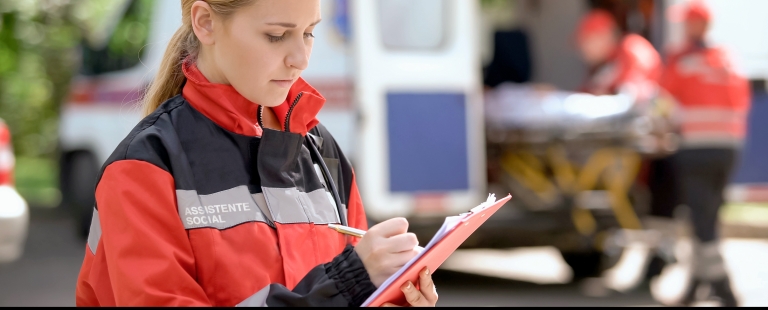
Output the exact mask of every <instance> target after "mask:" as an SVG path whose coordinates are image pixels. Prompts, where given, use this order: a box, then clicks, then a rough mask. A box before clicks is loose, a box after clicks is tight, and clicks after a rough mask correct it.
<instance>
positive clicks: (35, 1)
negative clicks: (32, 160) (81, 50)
mask: <svg viewBox="0 0 768 310" xmlns="http://www.w3.org/2000/svg"><path fill="white" fill-rule="evenodd" d="M125 3H126V2H125V0H121V1H117V0H15V1H0V118H2V119H4V120H5V121H6V123H7V124H8V126H9V127H10V129H11V133H12V135H13V143H14V149H15V151H16V155H17V156H20V157H48V158H53V157H54V155H55V153H56V140H57V128H58V116H59V108H60V104H61V103H62V102H63V101H64V100H65V98H66V96H67V94H68V90H69V83H70V79H71V78H72V76H73V73H74V70H76V69H77V66H78V64H77V59H78V53H77V51H78V49H77V48H78V45H79V44H80V42H82V40H83V37H84V35H86V34H88V33H89V32H88V30H93V29H101V28H103V27H101V28H100V27H99V24H100V23H103V20H104V19H105V18H108V17H109V15H108V14H106V13H107V12H109V11H110V10H112V11H114V10H115V7H119V6H120V5H122V4H125Z"/></svg>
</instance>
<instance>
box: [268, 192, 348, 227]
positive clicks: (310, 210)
mask: <svg viewBox="0 0 768 310" xmlns="http://www.w3.org/2000/svg"><path fill="white" fill-rule="evenodd" d="M262 191H263V192H264V198H265V199H266V201H267V206H268V207H269V211H270V213H272V216H273V218H274V220H275V222H278V223H283V224H294V223H315V224H338V223H340V221H339V214H338V211H337V210H336V207H335V206H334V203H332V202H331V200H330V199H328V194H327V192H326V191H325V189H318V190H315V191H312V192H310V193H304V192H300V191H299V190H298V189H296V188H272V187H262Z"/></svg>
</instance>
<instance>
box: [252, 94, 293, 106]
mask: <svg viewBox="0 0 768 310" xmlns="http://www.w3.org/2000/svg"><path fill="white" fill-rule="evenodd" d="M287 96H288V93H287V92H286V93H285V94H274V95H273V94H269V95H267V96H263V95H262V96H253V97H252V98H248V100H250V101H251V102H255V103H256V104H258V105H261V106H265V107H270V108H271V107H276V106H279V105H281V104H283V102H285V98H286V97H287Z"/></svg>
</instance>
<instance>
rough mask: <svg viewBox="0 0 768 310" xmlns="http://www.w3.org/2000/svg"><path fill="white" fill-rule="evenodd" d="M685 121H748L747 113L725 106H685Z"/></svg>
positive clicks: (683, 114) (683, 112)
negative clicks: (724, 107)
mask: <svg viewBox="0 0 768 310" xmlns="http://www.w3.org/2000/svg"><path fill="white" fill-rule="evenodd" d="M682 116H683V122H684V123H688V122H695V123H698V122H713V123H730V122H737V123H743V122H746V119H747V114H746V113H744V112H737V111H733V110H731V109H723V108H683V111H682Z"/></svg>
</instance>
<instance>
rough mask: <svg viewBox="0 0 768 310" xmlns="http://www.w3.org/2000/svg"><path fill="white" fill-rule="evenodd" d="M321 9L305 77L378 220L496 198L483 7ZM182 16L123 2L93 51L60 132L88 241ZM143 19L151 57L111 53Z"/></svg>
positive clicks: (414, 4) (434, 2) (338, 5)
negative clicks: (486, 146)
mask: <svg viewBox="0 0 768 310" xmlns="http://www.w3.org/2000/svg"><path fill="white" fill-rule="evenodd" d="M116 3H117V2H116ZM321 3H322V10H323V12H322V15H323V22H322V23H320V24H319V25H318V27H317V28H316V30H315V31H314V34H315V36H316V39H315V42H314V48H313V52H312V60H311V61H310V67H309V68H308V69H307V70H306V71H305V72H304V73H303V75H302V76H303V77H304V78H305V79H306V80H307V81H308V82H309V83H310V84H311V85H312V86H314V87H315V88H317V89H318V90H319V91H320V93H322V94H323V95H324V96H325V97H326V99H327V103H326V105H325V107H324V108H323V110H322V111H321V112H320V114H319V117H318V118H319V119H320V121H321V122H322V123H323V124H324V125H325V126H326V127H327V128H328V129H329V130H330V131H331V133H332V134H333V135H334V137H335V138H336V140H337V142H338V143H339V145H340V146H341V148H342V149H343V151H344V152H345V154H346V155H347V157H349V158H350V160H351V161H352V162H353V165H354V166H355V167H356V175H357V180H358V185H359V188H360V190H361V192H362V197H363V200H364V203H365V205H366V209H367V213H368V214H369V217H370V219H371V220H372V221H380V220H384V219H388V218H390V217H394V216H406V217H418V216H431V217H435V216H436V217H444V216H446V215H451V214H456V213H460V212H463V211H465V210H468V209H469V208H471V207H473V206H474V205H476V204H478V203H479V202H481V201H482V200H484V199H483V197H482V196H483V195H482V194H481V192H482V191H485V189H484V184H483V181H484V162H483V160H482V158H484V157H483V152H482V149H483V144H482V142H483V140H482V139H483V135H482V131H483V128H482V119H481V118H482V111H481V110H480V109H481V104H480V101H479V100H480V77H479V71H480V70H479V68H480V64H479V59H478V56H477V54H478V53H477V52H476V51H475V49H476V47H477V44H475V42H473V38H475V37H476V35H475V33H474V31H475V29H474V28H473V27H471V25H474V24H475V21H474V20H473V19H474V18H476V11H477V10H476V6H478V5H479V2H478V1H465V0H421V1H408V0H390V1H347V0H323V1H322V2H321ZM179 8H180V5H179V1H178V0H162V1H158V0H122V1H120V2H119V3H117V4H115V5H114V8H113V9H112V10H111V11H110V14H109V15H107V18H105V22H104V23H103V24H102V25H100V26H98V27H96V28H95V29H97V30H99V31H100V32H94V34H93V35H92V36H91V38H92V41H89V43H90V45H88V44H85V45H84V48H83V55H84V56H83V59H82V60H83V61H82V66H83V70H81V71H82V73H81V74H79V75H78V76H77V77H75V78H74V80H73V83H72V88H71V95H70V99H69V100H68V102H66V103H65V104H64V105H63V109H62V111H61V123H60V150H61V189H62V194H63V200H64V204H65V205H66V206H67V207H69V208H71V209H72V211H73V212H74V213H75V214H76V216H77V217H78V222H79V223H80V230H81V233H83V234H85V233H86V232H87V229H88V227H89V224H90V211H89V210H90V208H92V205H93V203H94V201H93V190H94V188H93V186H94V184H95V176H96V175H97V172H98V169H99V167H100V166H101V165H102V163H103V162H104V161H105V160H106V159H107V157H108V156H109V155H110V154H111V152H112V151H113V150H114V149H115V147H116V146H117V145H118V143H119V142H120V141H121V140H122V139H123V138H124V137H125V136H126V135H127V134H128V133H129V132H130V130H131V129H132V128H133V126H135V124H136V123H138V121H139V120H140V118H141V115H140V112H139V108H138V100H139V99H140V91H141V90H142V89H143V88H144V87H145V86H146V85H148V83H150V81H151V79H152V77H153V76H154V75H155V72H156V70H157V68H158V67H159V64H160V61H161V59H162V56H163V53H164V51H165V47H166V45H167V42H168V41H169V40H170V38H171V37H172V35H173V33H174V32H175V31H176V30H177V29H178V28H179V26H180V25H181V13H180V10H179ZM402 12H406V14H403V13H402ZM409 12H410V13H409ZM142 19H145V21H147V22H146V24H147V25H148V28H147V29H144V28H141V29H140V30H142V31H143V32H140V33H144V34H145V35H146V39H145V41H146V42H135V43H139V44H142V43H143V44H142V45H145V47H144V48H143V49H141V50H140V52H139V54H138V55H140V59H136V54H131V53H127V55H122V56H118V58H119V57H123V58H119V59H115V57H114V56H108V55H105V54H106V53H107V51H106V50H108V48H109V47H107V45H108V44H113V42H117V41H115V37H116V36H119V35H121V34H122V32H121V31H123V30H124V29H123V28H121V27H131V25H130V23H133V22H136V21H140V20H142ZM126 25H127V26H126ZM134 26H135V27H141V26H140V25H139V24H136V25H134ZM116 29H117V30H116ZM134 30H135V29H134ZM93 38H95V39H93ZM129 38H130V35H129ZM139 60H140V61H139ZM445 99H447V101H446V100H445ZM446 102H447V103H446ZM445 106H447V108H444V107H445ZM443 110H445V111H448V112H444V111H443ZM388 112H389V113H394V114H391V115H388V114H387V113H388ZM445 113H449V114H450V115H447V114H445ZM446 117H447V118H446ZM412 119H420V120H421V121H420V122H411V121H410V120H412ZM435 126H439V127H440V128H436V127H435ZM421 130H429V131H428V132H429V133H435V134H436V135H425V134H427V133H428V132H420V131H421ZM411 132H412V133H413V134H410V133H411ZM443 142H446V143H443ZM446 154H447V155H451V156H442V155H446ZM417 210H422V211H423V212H416V211H417Z"/></svg>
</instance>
